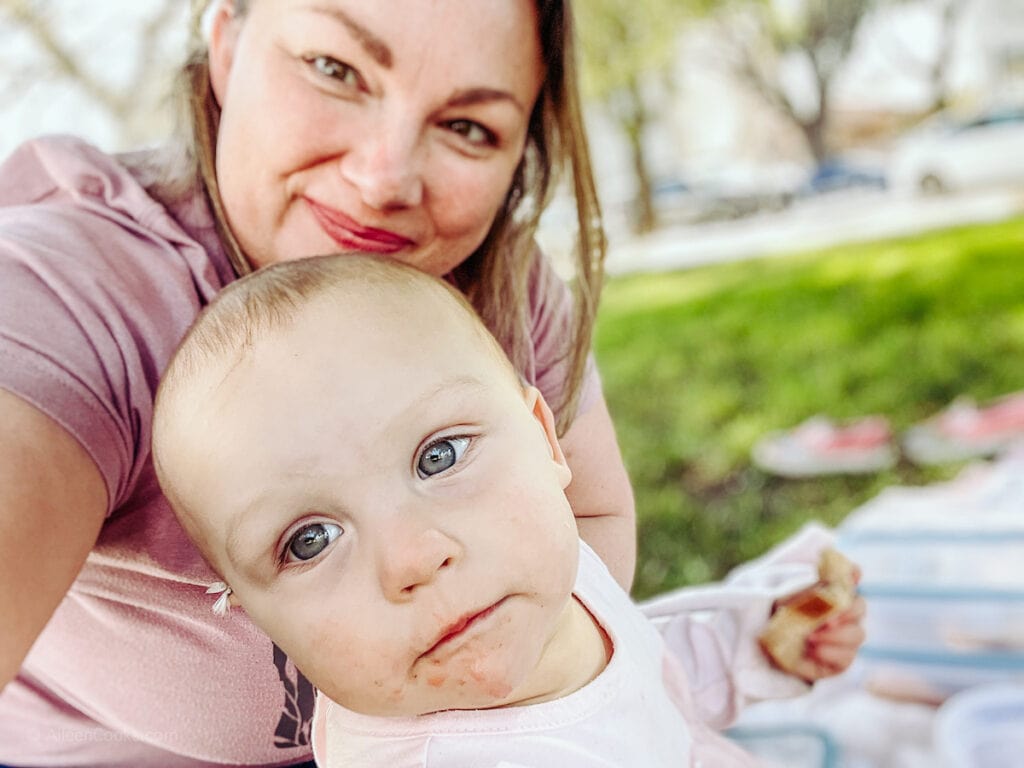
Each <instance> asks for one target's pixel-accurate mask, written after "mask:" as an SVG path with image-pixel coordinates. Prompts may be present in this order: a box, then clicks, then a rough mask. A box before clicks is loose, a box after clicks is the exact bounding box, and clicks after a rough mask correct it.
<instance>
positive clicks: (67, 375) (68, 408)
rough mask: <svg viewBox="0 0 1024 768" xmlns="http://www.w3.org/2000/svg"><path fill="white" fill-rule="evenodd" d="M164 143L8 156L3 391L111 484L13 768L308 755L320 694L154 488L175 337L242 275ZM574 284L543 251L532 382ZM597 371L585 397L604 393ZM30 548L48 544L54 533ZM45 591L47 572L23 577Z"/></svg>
mask: <svg viewBox="0 0 1024 768" xmlns="http://www.w3.org/2000/svg"><path fill="white" fill-rule="evenodd" d="M161 157H162V156H161V155H160V154H159V153H145V154H138V155H133V156H130V157H129V156H125V157H120V158H116V157H111V156H108V155H105V154H103V153H102V152H100V151H98V150H96V149H94V148H92V147H90V146H88V145H86V144H84V143H82V142H80V141H78V140H75V139H70V138H48V139H42V140H37V141H34V142H30V143H28V144H26V145H23V146H22V147H21V148H20V149H19V150H17V151H16V152H15V153H14V154H13V155H12V156H11V157H10V158H9V159H8V160H7V161H6V162H5V163H4V164H3V166H0V388H3V389H6V390H9V391H11V392H13V393H15V394H17V395H19V396H21V397H22V398H24V399H25V400H27V401H29V402H31V403H33V404H34V405H35V406H37V407H38V408H40V409H41V410H42V411H44V412H45V413H47V414H49V415H50V416H51V417H52V418H53V419H55V420H56V421H57V422H59V423H60V424H61V425H63V426H64V427H65V428H66V429H67V430H68V431H69V432H70V433H71V434H72V435H74V436H75V437H76V438H77V439H78V440H79V441H80V442H81V443H82V445H83V446H84V447H85V449H86V450H87V451H88V452H89V454H90V455H91V456H92V458H93V459H94V460H95V462H96V464H97V466H98V467H99V469H100V472H101V474H102V476H103V479H104V481H105V483H106V486H107V490H108V492H109V498H110V505H109V510H108V517H107V520H106V523H105V524H104V526H103V529H102V531H101V533H100V537H99V540H98V541H97V543H96V546H95V547H94V549H93V551H92V553H91V554H90V555H89V557H88V560H87V561H86V564H85V566H84V567H83V569H82V571H81V573H80V575H79V577H78V578H77V580H76V581H75V583H74V584H73V585H72V587H71V589H70V591H69V592H68V594H67V596H66V597H65V598H64V600H63V602H62V603H61V605H60V607H59V608H58V609H57V611H56V613H55V614H54V616H53V618H52V619H51V621H50V622H49V624H48V625H47V627H46V629H45V630H44V631H43V633H42V634H41V635H40V636H39V638H38V640H37V641H36V643H35V645H34V646H33V648H32V650H31V652H30V653H29V656H28V658H27V659H26V660H25V663H24V665H23V667H22V670H21V673H20V674H19V676H18V677H17V678H16V679H15V680H14V681H13V682H12V683H11V684H10V685H8V686H7V688H5V689H4V691H3V692H2V693H0V764H9V765H17V766H105V767H110V766H133V768H144V767H145V766H159V768H177V767H178V766H182V767H183V768H184V767H186V766H187V767H189V768H196V767H198V766H210V765H214V764H233V765H248V766H272V765H288V764H292V763H296V762H300V761H302V760H306V759H309V758H310V755H311V752H310V746H309V726H310V721H311V718H312V714H313V701H314V698H313V689H312V687H311V686H310V685H309V683H308V682H307V681H306V680H305V679H304V678H303V677H302V676H301V675H300V674H298V673H297V672H296V670H295V668H294V666H293V665H292V664H291V663H290V662H289V661H288V660H287V658H286V657H285V656H284V654H283V653H281V651H280V650H279V649H277V648H276V647H275V646H274V645H273V644H272V643H271V642H270V641H269V640H268V639H267V638H266V637H264V636H263V635H262V634H261V633H260V632H259V631H258V630H257V629H256V628H255V627H254V626H253V625H252V624H251V623H250V622H249V621H248V620H247V619H246V618H245V616H244V614H243V613H242V612H241V611H234V612H230V613H229V615H228V616H226V617H224V618H218V617H216V616H214V615H213V613H212V612H211V605H212V600H211V598H210V596H208V595H206V594H205V589H206V587H207V586H208V585H209V584H210V583H211V582H212V581H213V580H214V578H215V577H214V575H213V573H212V572H211V571H210V570H209V568H207V566H206V565H205V564H204V563H203V561H202V559H201V558H200V556H199V554H198V553H197V551H196V550H195V548H194V547H193V546H192V544H191V543H190V542H189V541H188V540H187V538H186V537H185V535H184V533H183V531H182V530H181V528H180V527H179V525H178V523H177V521H176V520H175V518H174V515H173V513H172V512H171V510H170V508H169V507H168V505H167V503H166V501H165V500H164V498H163V496H162V495H161V494H160V491H159V489H158V487H157V483H156V478H155V475H154V472H153V468H152V462H151V460H150V452H149V441H150V423H151V419H152V408H153V395H154V393H155V390H156V385H157V381H158V378H159V375H160V373H161V372H162V371H163V369H164V367H165V365H166V363H167V361H168V359H169V357H170V355H171V353H172V352H173V350H174V348H175V345H176V344H177V342H178V341H179V340H180V338H181V337H182V335H183V334H184V332H185V330H186V329H187V328H188V327H189V325H190V324H191V323H192V321H193V320H194V319H195V317H196V314H197V313H198V312H199V310H200V309H201V308H202V307H203V306H204V305H205V304H206V303H208V302H209V301H210V299H211V298H212V297H213V296H214V295H215V294H216V293H217V291H218V290H220V289H221V288H222V287H223V286H224V285H225V284H226V283H227V282H229V281H230V280H231V279H233V275H232V270H231V268H230V266H229V264H228V261H227V259H226V257H225V256H224V253H223V251H222V250H221V247H220V245H219V243H218V241H217V238H216V235H215V233H214V229H213V225H212V219H211V217H210V213H209V210H208V208H207V206H206V204H205V201H204V200H203V197H202V195H201V194H200V193H198V192H197V191H195V190H192V191H191V192H189V193H187V194H185V195H184V196H183V197H181V198H180V199H178V200H177V201H176V202H173V203H171V204H167V205H165V204H163V203H161V202H158V201H157V200H156V199H154V197H152V196H151V195H150V194H149V193H148V192H147V187H148V186H149V182H150V181H152V180H155V179H156V178H157V177H158V176H159V175H160V173H161V169H162V166H161ZM568 308H569V304H568V301H567V292H566V290H565V288H564V286H563V285H562V284H561V282H560V281H558V278H557V277H555V276H554V274H553V273H552V271H551V270H550V268H549V267H548V266H547V264H546V262H544V261H543V260H542V259H539V260H538V262H537V267H536V269H535V270H534V273H533V275H532V279H531V321H532V323H533V327H532V329H531V331H532V334H533V340H534V352H535V359H534V361H533V365H532V366H531V370H529V371H527V378H529V379H531V380H532V381H533V382H534V383H535V384H537V386H538V387H539V388H540V389H541V391H542V392H544V394H545V396H547V397H550V398H551V399H552V400H553V401H556V402H557V401H558V399H559V397H560V394H561V392H560V390H561V387H562V369H561V368H560V367H559V363H558V361H559V360H560V358H561V357H562V356H561V354H560V352H561V349H562V347H563V345H564V340H565V338H566V329H567V327H568V325H567V324H568ZM598 392H599V383H598V381H597V376H596V373H595V372H593V369H591V373H590V375H589V377H588V380H587V382H586V385H585V389H584V393H583V395H582V400H581V402H582V403H583V405H581V410H582V409H584V408H586V407H587V406H588V405H589V404H590V403H593V402H594V401H595V399H596V398H597V397H598ZM48 535H52V536H59V535H60V532H59V531H46V532H40V531H34V532H32V535H31V536H26V538H25V546H31V547H35V548H37V549H38V551H39V556H40V557H43V558H45V557H46V537H47V536H48ZM26 588H30V585H26Z"/></svg>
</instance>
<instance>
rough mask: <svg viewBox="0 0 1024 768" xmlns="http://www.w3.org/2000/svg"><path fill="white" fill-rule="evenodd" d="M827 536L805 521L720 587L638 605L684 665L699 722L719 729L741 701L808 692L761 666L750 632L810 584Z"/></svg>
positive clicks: (684, 591)
mask: <svg viewBox="0 0 1024 768" xmlns="http://www.w3.org/2000/svg"><path fill="white" fill-rule="evenodd" d="M831 541H832V537H831V535H830V534H829V533H828V531H827V530H826V529H824V528H823V527H822V526H819V525H816V524H812V525H808V526H806V527H805V528H804V529H803V530H801V531H800V532H799V533H798V534H797V535H796V536H794V537H792V538H791V539H789V540H787V541H786V542H784V543H783V544H781V545H779V546H778V547H776V548H774V549H772V550H771V551H770V552H768V553H767V554H766V555H764V556H763V557H761V558H758V559H757V560H753V561H751V562H749V563H746V564H744V565H743V566H742V567H741V568H738V569H737V570H736V571H734V572H733V573H732V574H731V575H730V576H729V578H728V579H726V581H725V582H723V583H721V584H715V585H710V586H702V587H692V588H684V589H679V590H675V591H673V592H670V593H668V594H666V595H663V596H661V597H656V598H654V599H653V600H650V601H647V602H645V603H643V604H641V606H640V608H641V610H642V611H643V613H644V615H646V616H647V617H648V618H649V619H650V620H651V621H652V622H653V623H654V625H655V626H656V627H657V628H658V629H659V630H660V631H661V634H662V636H663V637H664V639H665V644H666V646H667V649H668V651H669V652H670V653H671V654H672V655H673V657H674V659H675V661H676V662H678V664H679V665H680V666H681V667H682V669H683V670H684V672H685V676H686V679H687V680H688V687H689V691H690V693H691V696H692V700H693V707H694V709H695V712H696V715H697V717H698V718H699V719H700V720H701V721H703V722H705V723H707V724H708V725H710V726H712V727H714V728H723V727H725V726H727V725H729V723H731V722H732V721H733V720H734V719H735V718H736V716H737V715H738V714H739V713H740V711H741V710H742V709H743V707H744V706H746V705H747V704H749V703H752V702H755V701H761V700H765V699H775V698H786V697H789V696H796V695H799V694H801V693H804V692H806V691H807V690H808V686H807V684H806V683H804V682H803V681H801V680H799V679H797V678H796V677H794V676H792V675H789V674H787V673H785V672H782V671H780V670H778V669H776V668H775V667H773V666H772V665H771V664H770V663H769V661H768V659H767V658H766V657H765V655H764V653H763V652H762V651H761V649H760V647H759V646H758V643H757V636H758V635H759V634H760V633H761V631H762V630H763V629H764V626H765V623H766V622H767V620H768V617H769V615H770V614H771V609H772V605H773V603H774V602H775V600H777V599H778V598H780V597H785V596H788V595H790V594H793V593H794V592H797V591H799V590H801V589H804V588H806V587H808V586H810V585H811V584H813V583H815V581H817V579H818V574H817V562H818V556H819V555H820V553H821V550H822V549H823V548H824V547H826V546H828V544H829V543H830V542H831Z"/></svg>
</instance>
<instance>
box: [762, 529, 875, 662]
mask: <svg viewBox="0 0 1024 768" xmlns="http://www.w3.org/2000/svg"><path fill="white" fill-rule="evenodd" d="M856 571H857V569H856V566H855V565H854V564H853V563H851V562H850V561H849V560H848V559H846V557H845V556H844V555H843V554H842V553H840V552H838V551H837V550H835V549H831V548H830V549H826V550H824V551H823V552H822V553H821V559H820V560H819V561H818V583H817V584H815V585H814V586H813V587H811V588H810V589H807V590H805V591H803V592H800V593H798V594H797V595H795V596H794V597H793V598H792V599H789V600H785V601H783V602H782V603H781V604H780V605H779V606H778V608H777V609H776V611H775V612H774V613H773V614H772V617H771V618H770V619H769V620H768V625H767V626H766V627H765V629H764V631H763V632H762V633H761V635H760V636H759V637H758V641H759V642H760V644H761V648H762V649H763V650H764V652H765V653H767V654H768V657H769V658H770V659H772V660H773V661H774V662H775V663H776V664H777V665H778V666H779V667H781V668H782V669H785V670H792V669H793V668H794V667H795V665H796V663H797V662H798V661H799V660H800V658H801V657H802V656H803V655H804V649H805V648H806V645H807V638H808V636H809V635H810V634H811V633H812V632H814V630H816V629H817V628H818V627H820V626H821V625H822V624H824V623H825V622H827V621H828V620H829V619H831V618H832V617H833V616H835V615H837V614H839V613H842V612H843V611H845V610H846V609H847V608H849V607H850V604H851V603H852V602H853V600H854V598H855V597H856V595H857V577H856Z"/></svg>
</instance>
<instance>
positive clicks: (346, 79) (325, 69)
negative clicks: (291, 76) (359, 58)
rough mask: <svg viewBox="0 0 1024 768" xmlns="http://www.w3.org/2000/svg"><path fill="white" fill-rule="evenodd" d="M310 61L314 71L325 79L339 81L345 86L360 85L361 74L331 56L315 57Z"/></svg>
mask: <svg viewBox="0 0 1024 768" xmlns="http://www.w3.org/2000/svg"><path fill="white" fill-rule="evenodd" d="M309 61H310V64H312V65H313V69H315V70H316V71H317V72H319V73H320V74H321V75H323V76H324V77H329V78H331V79H333V80H338V81H340V82H342V83H344V84H345V85H352V86H358V85H359V73H358V72H356V71H355V69H353V68H352V67H350V66H349V65H348V64H346V63H344V62H342V61H338V60H337V59H332V58H331V57H330V56H314V57H313V58H312V59H310V60H309Z"/></svg>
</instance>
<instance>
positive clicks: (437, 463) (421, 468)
mask: <svg viewBox="0 0 1024 768" xmlns="http://www.w3.org/2000/svg"><path fill="white" fill-rule="evenodd" d="M468 447H469V438H468V437H446V438H445V439H444V440H438V441H436V442H434V443H431V444H430V445H428V446H427V447H426V448H425V449H424V450H423V453H421V454H420V458H419V460H418V461H417V462H416V471H417V472H418V473H419V476H420V477H431V476H432V475H437V474H440V473H441V472H444V471H445V470H446V469H451V468H452V467H453V466H455V462H457V461H458V460H459V459H461V458H462V454H464V453H465V452H466V448H468Z"/></svg>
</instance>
